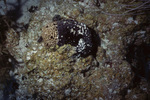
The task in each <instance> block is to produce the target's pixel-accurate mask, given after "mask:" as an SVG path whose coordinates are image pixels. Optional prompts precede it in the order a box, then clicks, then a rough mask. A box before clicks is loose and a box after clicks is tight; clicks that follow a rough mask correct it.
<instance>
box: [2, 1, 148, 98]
mask: <svg viewBox="0 0 150 100" xmlns="http://www.w3.org/2000/svg"><path fill="white" fill-rule="evenodd" d="M96 1H97V2H96ZM98 1H99V2H98ZM129 1H130V0H129ZM66 4H67V6H66ZM120 4H129V3H127V2H124V0H121V1H117V0H116V1H111V0H109V1H107V2H104V1H103V0H102V1H100V0H73V1H72V0H65V1H60V0H57V1H54V0H52V1H45V2H43V3H42V4H41V8H40V10H38V11H37V12H35V13H34V15H33V17H32V19H31V21H30V23H29V27H28V30H27V31H23V32H20V36H18V35H17V34H14V35H16V36H18V37H19V39H18V38H15V37H16V36H14V35H12V34H13V31H11V30H8V31H7V40H6V41H7V44H6V47H7V49H8V50H9V52H10V54H11V55H13V56H14V58H15V59H16V60H17V61H18V62H20V63H19V64H18V65H17V66H16V67H15V69H14V70H13V71H10V75H11V77H14V79H15V80H16V82H17V86H18V88H17V89H16V90H15V94H16V99H23V98H26V99H27V98H28V99H54V100H58V99H81V100H82V99H87V100H91V99H95V100H109V99H110V100H120V99H129V100H132V99H133V100H138V99H141V98H145V99H147V98H149V95H150V94H149V93H150V90H149V84H148V83H147V82H146V80H145V79H143V78H139V77H138V78H137V76H136V74H137V73H136V72H135V70H134V68H135V67H136V65H137V63H136V61H137V60H136V59H135V58H136V55H133V56H134V57H133V58H131V56H129V55H132V54H134V53H130V52H131V51H130V49H129V48H132V47H130V45H131V44H132V43H133V44H134V45H135V46H139V45H140V44H142V43H143V42H141V40H142V41H144V43H149V38H148V37H146V35H147V36H149V33H148V32H149V29H148V28H147V27H146V26H145V27H142V26H144V25H146V23H147V22H148V21H149V20H148V19H147V15H139V16H136V17H135V16H133V15H131V14H128V15H126V13H125V14H124V13H123V14H121V13H122V12H124V11H125V6H122V7H121V6H117V7H116V5H120ZM110 5H111V6H110ZM55 15H61V16H62V17H63V18H64V19H74V20H77V21H78V22H80V23H84V24H85V25H87V26H89V27H90V28H92V29H94V30H95V31H96V32H97V34H99V36H100V37H101V39H100V40H98V39H97V38H95V37H94V36H93V37H92V38H94V40H95V41H96V42H95V43H96V45H99V46H98V50H97V52H96V57H93V56H92V55H89V56H87V57H85V58H83V57H79V58H76V60H75V61H74V59H72V58H71V56H72V55H73V54H74V53H75V52H76V49H75V47H74V46H72V45H70V44H65V45H63V46H61V47H58V46H56V47H55V49H54V48H53V49H51V48H46V47H45V45H44V42H41V43H38V42H37V40H38V39H39V37H40V36H41V34H42V32H43V31H42V29H43V28H44V27H45V26H46V25H47V24H48V23H52V19H53V17H54V16H55ZM134 17H135V18H134ZM141 27H142V28H141ZM52 30H55V28H52ZM44 32H50V31H49V30H48V31H44ZM54 34H55V33H54ZM48 36H49V35H48ZM137 36H138V37H137ZM45 38H46V36H45ZM135 39H136V40H135ZM44 40H46V41H47V39H44ZM48 40H49V39H48ZM145 41H146V42H145ZM48 42H49V41H48ZM54 42H55V43H56V41H54ZM48 44H49V43H48ZM49 45H51V43H50V44H49ZM16 51H17V52H16ZM135 51H136V48H135ZM132 52H134V51H132ZM146 59H148V58H146ZM134 60H136V61H134ZM147 61H148V60H147ZM137 69H138V68H137ZM140 77H141V76H140ZM142 77H143V76H142ZM136 82H138V84H136V85H135V83H136ZM2 89H3V88H2ZM0 93H1V92H0ZM1 94H2V93H1ZM10 95H11V93H10ZM10 98H11V96H10Z"/></svg>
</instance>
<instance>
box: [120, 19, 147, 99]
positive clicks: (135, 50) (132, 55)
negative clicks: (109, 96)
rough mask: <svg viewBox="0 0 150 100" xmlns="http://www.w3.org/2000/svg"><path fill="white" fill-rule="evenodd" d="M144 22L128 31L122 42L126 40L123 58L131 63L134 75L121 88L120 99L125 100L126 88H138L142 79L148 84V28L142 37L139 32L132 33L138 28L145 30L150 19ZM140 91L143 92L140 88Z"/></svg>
mask: <svg viewBox="0 0 150 100" xmlns="http://www.w3.org/2000/svg"><path fill="white" fill-rule="evenodd" d="M144 22H145V23H141V24H139V25H137V26H136V27H135V28H134V29H133V30H132V31H131V32H128V33H127V34H126V39H125V40H124V42H126V43H124V44H125V45H126V48H125V50H126V55H125V58H126V59H125V60H126V61H127V62H128V63H129V64H130V65H131V69H132V72H133V73H134V77H133V79H132V81H131V82H130V84H129V85H128V87H127V88H124V89H122V90H121V92H120V95H122V99H121V100H125V96H126V95H127V93H128V89H130V90H132V89H134V88H140V85H141V84H140V83H141V82H142V81H143V80H145V81H146V82H147V83H148V84H150V30H147V31H146V34H145V36H144V37H141V34H133V33H136V32H137V31H139V30H146V28H147V27H149V22H150V20H149V19H145V21H144ZM128 41H130V43H127V42H128ZM146 41H147V42H146ZM147 88H149V87H147ZM140 90H141V89H140ZM141 93H145V92H144V91H143V90H141ZM145 94H146V97H147V99H146V100H149V99H148V94H147V93H145Z"/></svg>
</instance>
